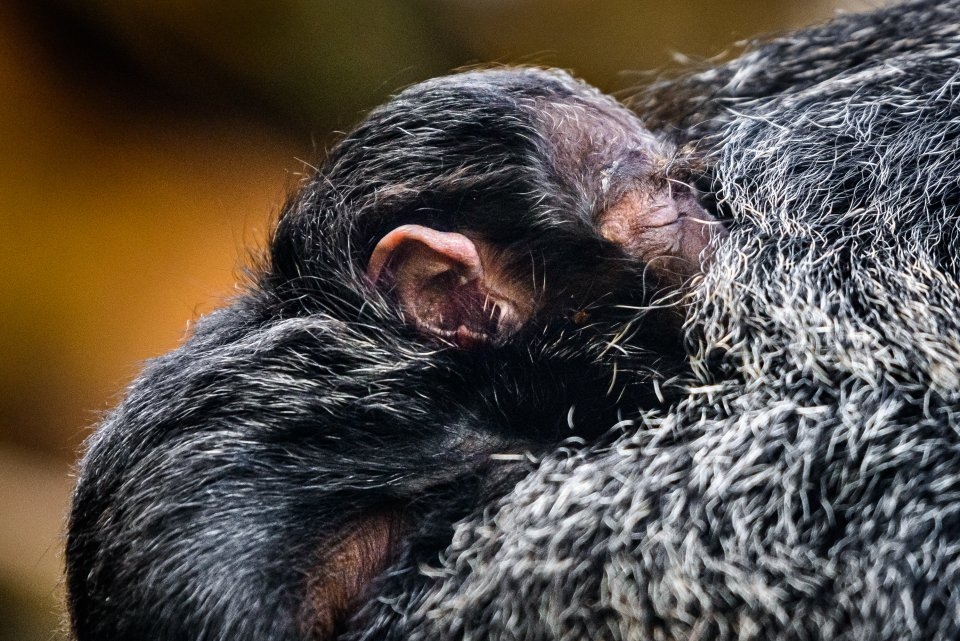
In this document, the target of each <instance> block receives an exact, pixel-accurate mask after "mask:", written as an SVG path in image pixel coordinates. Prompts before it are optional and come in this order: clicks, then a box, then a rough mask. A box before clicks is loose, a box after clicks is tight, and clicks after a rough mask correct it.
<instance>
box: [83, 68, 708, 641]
mask: <svg viewBox="0 0 960 641" xmlns="http://www.w3.org/2000/svg"><path fill="white" fill-rule="evenodd" d="M722 233H723V231H722V227H720V226H719V225H718V224H717V223H716V221H715V220H714V218H713V217H712V216H711V215H710V214H709V213H708V212H706V211H705V210H704V208H703V207H701V205H700V204H699V203H698V200H697V197H696V194H695V192H694V190H693V189H692V188H691V186H690V175H689V171H688V170H687V168H686V162H685V161H684V159H683V158H682V157H680V156H679V155H678V153H677V152H676V150H675V149H673V148H672V147H671V146H670V145H669V144H668V143H666V142H664V141H663V140H660V139H658V138H657V137H656V136H655V135H653V134H652V133H650V132H649V131H647V130H646V129H644V127H643V126H642V124H641V123H640V121H639V120H638V119H637V118H636V116H635V115H633V114H632V113H630V112H629V111H627V110H626V109H624V108H623V107H621V106H620V105H619V104H618V103H616V102H615V101H613V100H612V99H610V98H608V97H606V96H604V95H603V94H601V93H599V92H598V91H596V90H595V89H593V88H591V87H588V86H587V85H585V84H583V83H581V82H578V81H576V80H574V79H573V78H571V77H570V76H569V75H567V74H565V73H563V72H559V71H545V70H539V69H502V70H492V71H477V72H471V73H464V74H460V75H455V76H450V77H446V78H440V79H436V80H431V81H428V82H425V83H422V84H419V85H416V86H414V87H412V88H410V89H408V90H406V91H404V92H402V93H401V94H399V95H398V96H396V97H395V98H394V99H393V100H391V101H390V102H388V103H387V104H386V105H384V106H383V107H380V108H379V109H376V110H374V111H373V112H372V113H371V114H370V115H369V116H368V117H367V119H366V120H364V121H363V122H362V123H361V124H360V125H359V126H358V127H357V128H356V129H355V130H354V131H353V132H351V133H350V134H349V135H347V136H346V137H345V138H344V139H343V140H342V141H341V142H340V143H339V144H338V145H336V147H334V148H333V149H332V150H331V151H330V153H329V155H328V157H327V159H326V161H325V163H324V164H323V166H322V167H321V168H320V169H319V171H318V172H317V173H316V175H315V176H313V177H311V178H310V179H309V180H307V181H306V182H305V184H304V185H303V187H302V189H301V191H300V192H299V193H298V194H297V195H296V196H295V197H294V198H292V199H291V200H290V202H289V203H288V204H287V206H286V207H285V209H284V211H283V213H282V215H281V218H280V221H279V223H278V225H277V227H276V230H275V233H274V235H273V238H272V240H271V243H270V247H269V256H268V257H267V260H265V261H264V263H265V264H264V265H263V266H262V268H261V269H260V271H259V275H258V276H257V278H256V282H255V283H253V285H252V286H251V287H250V288H249V290H248V291H247V292H246V293H245V294H244V295H242V296H240V297H239V298H238V299H237V300H235V301H234V302H233V303H232V304H231V305H230V306H229V307H226V308H224V309H221V310H219V311H217V312H215V313H213V314H211V315H210V316H208V317H206V318H204V319H202V320H201V321H199V322H198V324H197V327H196V329H195V331H194V333H193V335H192V336H191V337H190V338H189V339H188V340H187V341H186V342H185V343H184V344H183V345H182V346H181V347H180V348H178V349H177V350H175V351H173V352H171V353H170V354H167V355H165V356H163V357H160V358H158V359H156V360H154V361H153V362H151V363H150V364H149V365H148V366H147V367H146V368H145V370H144V372H143V373H142V374H141V375H140V377H139V378H138V379H137V380H136V381H135V382H134V383H133V384H132V385H131V387H130V389H129V390H128V392H127V395H126V397H125V399H124V400H123V401H122V402H121V403H120V405H119V406H118V407H117V408H116V409H115V410H114V411H113V413H112V414H111V415H110V416H109V417H108V418H107V420H106V421H104V423H103V424H102V425H100V427H99V429H98V430H97V432H96V433H95V434H94V436H93V437H92V438H91V439H90V441H89V443H88V450H87V452H86V455H85V457H84V459H83V461H82V462H81V464H80V470H79V480H78V484H77V489H76V491H75V494H74V501H73V508H72V513H71V518H70V524H69V532H68V544H67V573H68V589H69V601H70V610H71V619H72V625H73V630H74V633H75V635H76V638H77V639H78V640H79V641H88V640H90V641H92V640H94V639H95V640H97V641H112V640H118V641H119V640H127V639H138V640H141V641H152V640H157V641H159V640H161V639H162V640H174V639H176V640H180V639H183V640H187V639H190V640H196V639H222V638H230V639H235V640H237V641H253V640H257V641H279V640H284V641H287V640H294V639H329V638H334V637H336V636H337V635H339V634H340V633H342V632H343V631H345V630H349V629H351V627H352V628H353V629H356V627H357V626H362V625H363V622H362V621H357V620H356V618H353V619H352V618H351V617H352V615H353V613H355V612H356V611H357V609H358V607H359V606H360V605H361V604H362V603H363V602H364V600H366V599H369V598H373V597H376V594H377V585H378V580H380V579H379V578H378V577H381V576H382V575H383V573H384V571H385V570H386V569H387V568H388V567H389V568H392V569H391V571H390V572H391V575H392V576H397V575H398V573H403V572H405V571H407V572H412V571H416V568H417V567H418V564H420V563H422V562H424V561H429V560H430V559H433V558H435V557H436V555H437V553H438V551H440V550H442V549H443V548H444V547H445V545H446V543H447V542H449V536H450V532H451V531H452V526H453V524H454V523H455V522H456V521H457V520H459V519H461V518H463V517H464V516H466V515H467V514H469V513H470V512H471V511H472V510H475V509H480V508H481V507H482V506H483V505H484V504H487V503H488V502H489V501H491V500H493V497H495V496H496V495H497V493H498V492H502V491H503V490H504V489H505V488H507V487H509V483H510V479H511V478H513V477H512V476H511V473H510V470H511V469H513V468H512V467H511V466H510V465H509V464H508V463H504V462H503V459H509V458H510V455H516V454H520V453H523V452H525V451H534V452H537V451H541V452H542V451H545V450H547V449H549V448H551V447H553V446H555V445H556V444H557V443H558V442H560V441H561V440H563V439H565V438H568V437H570V436H578V437H581V438H585V439H589V438H595V437H597V436H599V435H600V434H602V433H604V432H605V431H606V430H608V429H609V428H610V427H611V426H612V425H613V424H614V423H616V422H617V420H618V416H619V412H620V411H621V410H626V411H630V410H633V409H636V408H637V407H650V406H653V405H655V404H658V403H662V402H663V396H662V394H661V392H660V391H659V390H660V388H659V386H658V385H657V381H659V380H663V379H665V378H668V377H670V376H672V375H674V374H675V373H677V372H679V371H680V370H682V368H683V367H684V361H685V355H684V349H683V337H682V331H681V325H682V322H683V310H682V308H681V307H680V306H679V305H676V304H673V305H668V304H664V301H665V300H670V299H672V300H674V301H676V300H677V299H678V298H679V296H677V293H678V292H680V291H682V288H683V287H684V283H686V282H687V281H688V280H689V279H690V278H691V277H692V276H694V275H696V274H697V273H698V272H699V271H700V270H701V269H702V268H703V265H704V264H705V261H707V260H709V257H708V252H709V248H710V246H711V243H713V242H714V238H715V237H717V236H718V235H721V234H722ZM505 455H506V456H505Z"/></svg>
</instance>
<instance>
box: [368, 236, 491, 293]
mask: <svg viewBox="0 0 960 641" xmlns="http://www.w3.org/2000/svg"><path fill="white" fill-rule="evenodd" d="M410 243H419V244H422V245H424V246H426V247H427V248H429V249H430V250H431V251H433V252H434V253H435V254H436V255H437V257H438V258H439V259H441V260H442V261H444V262H447V263H450V264H456V265H459V266H460V272H461V274H462V275H463V277H464V278H466V279H468V280H470V279H473V278H477V277H479V276H480V275H482V273H483V270H482V267H481V265H480V256H479V255H477V248H476V246H475V245H474V244H473V241H471V240H470V239H469V238H467V237H466V236H464V235H463V234H457V233H453V232H442V231H437V230H435V229H431V228H429V227H423V226H422V225H401V226H400V227H397V228H396V229H394V230H393V231H391V232H390V233H389V234H387V235H386V236H384V237H383V238H382V239H380V242H379V243H377V246H376V248H374V250H373V254H372V255H371V256H370V262H368V263H367V278H369V279H370V282H371V283H373V284H377V282H378V281H379V280H380V278H381V277H382V276H383V272H384V269H385V268H386V267H387V265H388V264H389V263H390V261H391V259H393V258H394V256H396V255H397V252H398V251H399V250H401V249H402V248H403V247H404V246H409V244H410Z"/></svg>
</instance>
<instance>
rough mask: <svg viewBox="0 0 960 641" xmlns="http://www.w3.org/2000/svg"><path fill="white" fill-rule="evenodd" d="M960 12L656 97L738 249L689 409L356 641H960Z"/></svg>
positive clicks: (471, 541) (915, 13) (837, 36)
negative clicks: (700, 159) (691, 143)
mask: <svg viewBox="0 0 960 641" xmlns="http://www.w3.org/2000/svg"><path fill="white" fill-rule="evenodd" d="M958 59H960V2H957V1H956V0H948V1H946V2H932V1H929V0H923V1H915V2H908V3H905V4H901V5H897V6H892V7H889V8H886V9H883V10H880V11H876V12H873V13H869V14H863V15H850V16H844V17H841V18H839V19H837V20H835V21H833V22H830V23H827V24H826V25H824V26H822V27H817V28H813V29H808V30H803V31H799V32H796V33H793V34H790V35H789V36H786V37H784V38H781V39H778V40H774V41H772V42H770V43H768V44H765V45H760V46H758V47H756V48H755V49H754V50H753V51H751V52H749V53H747V54H745V55H744V56H742V57H741V58H739V59H737V60H734V61H732V62H730V63H728V64H725V65H722V66H720V67H718V68H716V69H711V70H708V71H706V72H703V73H699V74H696V75H693V76H692V77H690V78H688V79H685V80H681V81H679V82H677V83H675V84H672V85H669V86H667V87H660V88H658V90H659V91H661V92H663V91H665V93H659V94H653V95H652V97H650V98H649V99H648V100H647V102H645V103H643V104H644V105H645V106H644V108H643V111H644V113H647V114H650V115H651V116H657V117H659V120H658V122H659V123H660V124H661V125H662V126H670V125H671V123H673V124H675V125H676V132H677V134H678V136H679V137H681V138H683V137H685V136H686V135H687V134H686V132H688V131H692V132H693V135H694V137H695V138H699V139H701V140H705V141H706V143H705V145H709V149H710V151H712V152H713V154H714V163H713V176H714V180H715V185H716V189H717V197H718V201H719V203H720V206H721V207H722V208H724V209H728V210H729V211H730V212H732V214H733V216H734V225H733V227H732V232H731V235H730V238H729V242H727V243H725V244H724V245H723V246H722V247H721V248H720V249H719V250H718V252H717V254H716V256H715V261H714V263H713V265H712V267H711V269H710V271H709V273H708V274H707V275H706V277H705V278H704V280H703V281H702V283H701V284H700V286H699V287H697V288H696V290H695V291H694V293H693V308H692V310H693V311H692V314H693V315H695V316H696V317H697V319H698V321H699V322H700V323H701V324H702V326H703V332H704V333H703V341H702V344H701V347H700V352H699V356H697V357H696V358H695V359H694V366H695V371H696V372H697V375H696V378H695V383H699V384H700V386H699V387H697V386H694V387H693V388H692V391H691V394H690V395H689V397H687V398H685V399H684V400H683V401H681V402H680V403H679V404H678V405H677V406H676V407H675V408H674V409H672V410H671V411H669V412H666V413H659V414H648V415H647V416H645V417H642V418H646V419H647V420H650V421H651V422H653V421H655V423H656V429H653V430H649V431H641V432H638V433H636V434H629V435H625V436H624V437H622V438H621V439H620V440H619V441H618V442H616V443H614V444H613V445H612V446H610V447H603V448H597V449H595V450H592V451H586V452H581V453H579V454H577V455H576V456H567V457H561V456H557V457H552V458H550V459H548V460H546V461H544V462H542V463H541V465H540V466H539V467H538V468H537V470H536V472H535V473H534V474H532V475H531V476H529V477H527V478H526V479H524V480H523V481H522V482H521V483H520V484H519V485H518V486H517V487H516V488H515V489H514V490H513V491H512V492H511V493H510V494H508V495H507V496H506V497H504V498H503V500H502V501H500V502H499V503H498V504H497V508H496V509H491V510H489V511H488V513H487V514H486V515H485V516H482V517H476V518H475V519H474V520H472V521H469V522H466V523H464V524H462V525H461V526H460V527H458V529H457V531H456V534H455V537H454V543H453V544H452V545H451V547H450V548H449V549H448V550H447V551H446V553H445V558H446V561H445V563H444V564H443V565H442V566H441V567H440V568H434V569H432V570H431V571H430V572H428V573H422V574H418V573H417V572H416V571H409V572H407V573H405V574H398V575H397V577H396V579H397V580H396V585H395V586H384V587H383V588H382V589H381V598H380V599H379V600H377V601H373V602H371V603H369V604H368V605H367V607H366V608H365V609H364V610H363V611H361V613H360V615H359V616H358V617H357V618H356V620H355V624H356V627H355V630H354V634H353V635H352V636H350V637H349V638H353V639H357V638H360V639H410V640H414V641H416V640H420V639H467V638H471V639H472V638H488V639H505V638H509V639H523V640H526V641H533V640H539V639H544V640H545V639H557V638H562V639H593V638H609V639H657V640H659V639H704V638H708V639H740V640H745V639H757V640H760V639H764V640H776V641H786V640H793V639H798V640H799V639H813V640H826V639H831V640H832V639H862V640H867V639H870V640H886V639H911V640H913V639H915V640H917V641H920V640H930V639H936V640H943V641H947V640H950V639H956V638H960V588H958V586H960V320H958V319H960V262H958V258H957V256H958V252H957V246H958V245H957V243H958V242H960V101H958V99H957V96H958V95H960V81H958V78H960V63H958Z"/></svg>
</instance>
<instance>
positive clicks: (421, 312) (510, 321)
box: [367, 225, 534, 348]
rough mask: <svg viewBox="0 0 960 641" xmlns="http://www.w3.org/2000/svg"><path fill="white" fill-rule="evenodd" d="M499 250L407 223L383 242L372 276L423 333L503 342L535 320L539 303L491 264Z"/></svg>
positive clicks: (470, 342) (457, 340) (470, 343)
mask: <svg viewBox="0 0 960 641" xmlns="http://www.w3.org/2000/svg"><path fill="white" fill-rule="evenodd" d="M494 255H495V254H494V252H490V251H484V247H483V246H482V244H480V245H478V243H475V242H474V241H472V240H470V239H469V238H467V237H466V236H464V235H463V234H459V233H455V232H440V231H437V230H435V229H431V228H429V227H423V226H421V225H403V226H401V227H397V228H396V229H394V230H393V231H391V232H390V233H388V234H387V235H386V236H384V237H383V238H382V239H381V240H380V242H379V243H377V246H376V248H375V249H374V250H373V254H372V255H371V256H370V262H369V263H368V265H367V277H368V278H369V279H370V282H371V283H373V284H374V286H376V287H377V288H378V289H380V290H381V291H386V292H391V293H392V294H393V295H394V296H395V297H396V299H397V300H398V302H399V303H400V307H401V310H402V311H403V315H404V318H405V319H406V320H407V322H408V323H410V324H411V325H413V326H415V327H416V328H417V329H419V330H420V331H421V332H422V333H424V334H426V335H428V336H431V337H434V338H438V339H441V340H443V341H446V342H450V343H453V344H454V345H457V346H458V347H463V348H469V347H475V346H478V345H485V344H486V345H497V344H500V343H503V342H504V341H505V340H506V339H508V338H509V337H510V336H512V335H513V334H515V333H516V332H517V331H518V330H519V329H520V328H521V327H522V326H523V324H524V323H526V322H527V321H528V320H529V318H530V316H531V314H532V313H533V309H534V305H533V301H532V300H531V297H530V296H529V294H527V293H526V292H524V291H523V289H522V287H518V286H516V285H513V284H511V283H510V281H509V279H507V278H506V276H505V274H503V273H500V270H498V267H499V266H498V265H496V264H491V263H495V262H496V261H495V260H493V259H491V258H490V257H491V256H494ZM484 257H486V260H485V259H484ZM485 263H486V264H485Z"/></svg>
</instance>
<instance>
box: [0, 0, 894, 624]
mask: <svg viewBox="0 0 960 641" xmlns="http://www.w3.org/2000/svg"><path fill="white" fill-rule="evenodd" d="M874 4H876V2H874ZM868 8H869V6H868V3H867V2H866V1H864V0H848V1H845V2H844V1H841V0H814V1H806V2H797V1H796V0H726V1H717V0H672V1H671V2H664V1H663V0H660V1H658V2H655V1H652V0H592V1H588V0H472V1H471V0H407V1H399V0H395V1H391V0H350V1H344V2H333V1H329V2H324V1H322V0H312V1H311V0H271V1H265V0H264V1H259V2H257V1H255V2H246V3H237V2H226V1H224V0H169V1H168V2H162V3H159V2H146V1H143V0H46V1H35V2H26V1H22V2H21V1H18V0H5V2H3V3H0V87H2V90H0V91H2V96H3V97H2V98H0V641H7V640H11V641H12V640H17V641H33V640H41V639H42V640H49V639H61V638H63V637H64V636H65V634H64V632H63V626H62V620H63V615H62V608H61V605H60V601H61V598H62V582H61V578H60V576H61V553H60V548H61V542H62V538H63V521H64V515H65V513H66V509H67V503H68V500H69V492H70V487H71V485H72V479H71V466H72V464H73V463H74V461H75V460H76V457H77V455H78V452H79V450H80V448H81V444H82V442H83V439H84V438H85V437H86V436H87V435H88V434H89V432H90V429H91V428H92V426H93V425H95V423H96V422H97V420H98V417H99V416H101V415H102V413H103V412H104V411H106V410H107V409H108V408H109V407H110V406H111V405H112V404H113V403H114V402H115V401H116V400H117V398H118V395H119V394H120V393H121V391H122V389H123V388H124V386H125V385H126V384H127V383H128V382H129V381H130V379H131V378H132V377H133V376H134V375H135V374H136V372H137V370H138V369H139V367H140V363H141V362H142V361H143V360H144V359H148V358H150V357H153V356H156V355H157V354H160V353H162V352H164V351H167V350H169V349H171V348H173V347H175V346H176V345H177V344H178V343H179V342H180V341H181V340H182V338H183V336H184V335H185V333H186V332H187V331H188V329H189V326H190V323H191V321H192V320H193V319H195V318H197V316H199V315H201V314H203V313H205V312H206V311H208V310H210V309H212V308H213V307H215V306H217V305H219V304H221V303H222V302H223V301H224V300H226V299H229V297H230V296H231V294H232V293H233V292H234V291H235V289H234V288H235V285H234V283H235V282H236V281H237V280H238V277H239V275H240V274H241V273H242V269H243V265H244V264H246V263H249V257H250V255H251V254H252V253H255V252H256V251H257V249H258V248H259V247H261V246H262V244H263V242H264V239H265V238H266V236H267V234H268V230H269V228H270V224H271V220H272V219H273V217H274V216H275V215H276V214H277V212H278V210H279V208H280V206H281V204H282V203H283V201H284V198H285V196H286V195H287V194H288V193H289V192H290V191H291V190H292V189H294V188H295V187H296V184H297V182H298V179H299V176H300V175H301V174H302V173H303V172H305V171H307V170H309V166H310V165H311V164H315V163H316V162H318V161H319V160H320V159H321V158H322V155H323V150H324V148H325V147H327V146H329V145H330V144H331V143H332V141H334V140H335V136H336V134H335V132H336V131H338V130H341V131H342V130H343V129H346V128H348V127H350V125H351V124H352V123H354V122H356V121H357V120H358V118H359V117H360V116H361V114H362V113H363V112H364V111H365V110H367V109H369V108H371V107H374V106H376V105H377V104H379V103H380V102H382V101H383V100H384V99H385V98H386V97H387V96H388V95H389V94H390V93H392V92H394V91H396V90H398V89H400V88H402V87H404V86H405V85H408V84H410V83H413V82H416V81H418V80H421V79H423V78H426V77H429V76H433V75H437V74H441V73H445V72H447V71H450V70H451V69H454V68H457V67H460V66H463V65H475V64H479V63H488V62H501V63H506V62H523V63H536V64H544V65H552V66H560V67H566V68H569V69H571V70H573V71H574V72H575V73H576V74H577V75H579V76H581V77H583V78H585V79H586V80H588V81H590V82H591V83H593V84H595V85H597V86H599V87H601V88H602V89H604V90H607V91H615V92H623V91H625V90H628V89H629V88H630V87H632V86H636V85H637V83H639V82H642V79H643V78H644V77H647V76H644V75H643V74H641V73H637V72H638V71H648V70H651V69H674V70H675V69H676V68H677V67H678V66H679V63H680V61H681V60H682V59H683V58H684V57H688V58H692V59H695V60H696V59H702V58H706V57H711V56H716V55H723V54H724V52H727V55H729V53H730V52H733V51H735V50H736V44H735V43H736V42H737V41H739V40H742V39H745V38H750V37H754V36H757V35H761V34H769V33H775V32H777V31H780V30H783V29H786V28H790V27H794V26H798V25H802V24H808V23H811V22H814V21H818V20H822V19H825V18H827V17H829V16H831V15H833V14H834V13H835V12H837V11H838V10H846V11H861V10H864V9H868Z"/></svg>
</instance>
